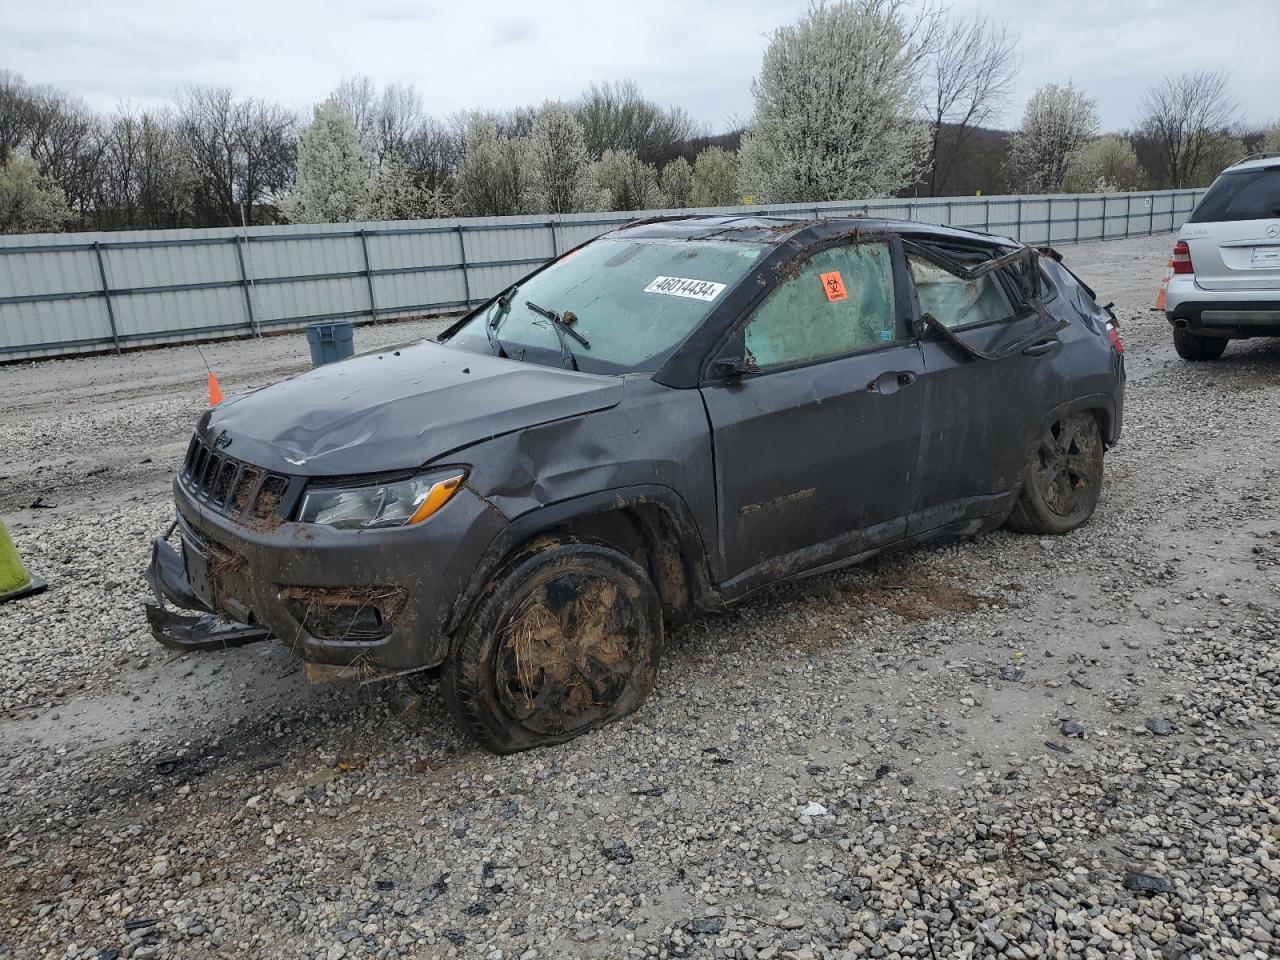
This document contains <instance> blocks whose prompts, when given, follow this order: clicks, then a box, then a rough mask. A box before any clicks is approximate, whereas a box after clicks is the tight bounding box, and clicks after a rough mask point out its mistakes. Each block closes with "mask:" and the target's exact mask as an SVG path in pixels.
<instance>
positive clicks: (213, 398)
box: [209, 370, 222, 407]
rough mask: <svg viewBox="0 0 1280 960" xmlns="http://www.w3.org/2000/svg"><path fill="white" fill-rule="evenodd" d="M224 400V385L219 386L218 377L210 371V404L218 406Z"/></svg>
mask: <svg viewBox="0 0 1280 960" xmlns="http://www.w3.org/2000/svg"><path fill="white" fill-rule="evenodd" d="M221 402H222V387H220V386H218V378H217V377H215V376H214V375H213V371H212V370H210V371H209V406H211V407H216V406H217V405H218V404H220V403H221Z"/></svg>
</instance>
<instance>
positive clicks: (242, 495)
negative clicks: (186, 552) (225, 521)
mask: <svg viewBox="0 0 1280 960" xmlns="http://www.w3.org/2000/svg"><path fill="white" fill-rule="evenodd" d="M220 439H221V436H220V435H218V436H214V437H210V438H209V441H210V442H206V441H205V439H203V438H201V437H200V435H199V434H196V435H195V436H194V437H192V438H191V443H190V445H189V446H188V447H187V455H186V457H185V458H184V459H183V461H182V472H181V473H180V474H179V478H180V480H181V482H182V486H183V487H184V488H185V489H186V490H187V492H188V493H190V494H191V495H192V496H194V497H196V498H198V499H200V500H201V501H203V502H205V503H207V504H208V505H209V506H211V507H213V508H214V509H215V510H217V511H218V512H220V513H225V514H228V515H231V516H236V515H247V516H248V517H250V518H253V519H257V520H267V519H269V518H271V517H280V518H284V517H287V516H288V514H289V511H290V509H291V508H292V506H293V502H292V499H291V497H290V488H291V487H292V482H291V480H290V478H289V477H286V476H283V475H281V474H278V473H270V472H268V471H265V470H263V469H261V468H260V467H255V466H253V465H252V464H248V463H244V462H243V461H241V460H239V459H237V458H235V457H233V456H231V455H230V454H228V453H226V452H224V451H223V450H221V449H219V440H220Z"/></svg>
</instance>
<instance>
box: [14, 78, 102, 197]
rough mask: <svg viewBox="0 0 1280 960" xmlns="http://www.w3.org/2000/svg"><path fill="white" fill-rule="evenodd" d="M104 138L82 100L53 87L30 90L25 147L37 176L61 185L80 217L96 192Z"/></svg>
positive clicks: (100, 127) (100, 124)
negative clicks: (33, 162) (33, 163)
mask: <svg viewBox="0 0 1280 960" xmlns="http://www.w3.org/2000/svg"><path fill="white" fill-rule="evenodd" d="M104 139H105V138H104V137H103V124H102V122H101V120H100V119H99V118H98V117H97V115H95V114H94V113H93V111H92V110H90V109H89V107H88V105H87V104H86V103H85V102H84V101H82V100H78V99H74V98H71V97H67V96H65V95H64V94H63V93H62V92H61V91H59V90H55V89H54V88H53V87H43V86H42V87H35V88H33V89H32V92H31V112H30V122H29V125H28V129H27V135H26V143H25V146H26V149H27V151H28V152H29V153H30V155H31V159H32V160H34V161H35V163H36V167H37V168H38V169H39V171H40V176H41V177H42V178H44V179H45V180H46V181H48V182H50V183H56V184H58V186H60V187H61V188H62V192H63V193H64V194H65V196H66V199H67V203H68V205H69V206H70V207H71V209H72V211H73V212H74V213H75V214H76V215H77V216H78V217H80V218H85V217H87V216H88V215H89V213H90V211H91V210H92V208H93V199H94V196H95V195H96V193H97V192H98V177H99V165H100V163H101V159H102V151H103V144H104Z"/></svg>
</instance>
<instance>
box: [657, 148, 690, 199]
mask: <svg viewBox="0 0 1280 960" xmlns="http://www.w3.org/2000/svg"><path fill="white" fill-rule="evenodd" d="M658 180H659V186H661V188H662V205H663V206H664V207H667V208H669V209H679V208H680V207H687V206H689V195H690V194H691V193H692V192H693V167H692V166H690V165H689V161H688V160H686V159H685V158H684V157H676V158H675V159H674V160H671V161H669V162H668V163H667V165H666V166H664V167H663V168H662V175H661V176H660V177H659V178H658Z"/></svg>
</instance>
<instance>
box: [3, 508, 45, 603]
mask: <svg viewBox="0 0 1280 960" xmlns="http://www.w3.org/2000/svg"><path fill="white" fill-rule="evenodd" d="M44 588H45V583H44V581H43V580H40V579H38V578H36V577H33V576H31V574H29V573H27V568H26V567H24V566H23V565H22V558H21V557H19V556H18V548H17V547H15V546H14V545H13V541H12V540H11V539H9V531H8V530H6V529H5V526H4V523H3V522H0V603H4V602H5V601H6V600H17V599H18V598H19V597H25V596H29V595H30V594H33V593H39V592H40V591H41V590H43V589H44Z"/></svg>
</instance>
